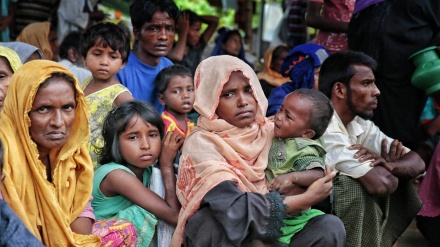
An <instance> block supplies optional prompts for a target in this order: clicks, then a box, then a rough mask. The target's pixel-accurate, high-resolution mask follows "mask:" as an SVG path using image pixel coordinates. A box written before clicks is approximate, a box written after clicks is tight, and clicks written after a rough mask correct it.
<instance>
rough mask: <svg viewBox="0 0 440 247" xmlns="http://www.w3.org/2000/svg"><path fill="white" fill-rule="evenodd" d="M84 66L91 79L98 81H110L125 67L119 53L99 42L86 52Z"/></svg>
mask: <svg viewBox="0 0 440 247" xmlns="http://www.w3.org/2000/svg"><path fill="white" fill-rule="evenodd" d="M84 64H85V65H86V67H87V68H88V69H89V70H90V72H92V75H93V79H94V80H99V81H107V80H109V79H111V78H112V77H113V76H114V75H116V73H118V71H119V70H120V69H122V68H123V67H124V65H125V64H123V63H122V56H121V53H119V51H114V50H113V49H112V48H111V47H110V46H107V47H104V46H103V45H102V42H101V41H100V40H98V41H97V42H96V44H95V45H94V46H93V47H91V48H90V49H89V50H88V51H87V56H86V58H85V60H84Z"/></svg>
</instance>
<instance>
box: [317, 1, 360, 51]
mask: <svg viewBox="0 0 440 247" xmlns="http://www.w3.org/2000/svg"><path fill="white" fill-rule="evenodd" d="M310 2H316V3H322V4H323V8H322V15H323V16H324V17H325V18H328V19H331V20H336V21H342V22H350V19H351V14H352V12H353V10H354V4H355V2H356V0H310ZM316 43H317V44H319V45H322V46H324V47H325V48H326V49H327V50H329V51H330V52H331V53H335V52H338V51H346V50H348V43H347V33H334V32H326V31H321V30H320V31H319V32H318V36H317V38H316Z"/></svg>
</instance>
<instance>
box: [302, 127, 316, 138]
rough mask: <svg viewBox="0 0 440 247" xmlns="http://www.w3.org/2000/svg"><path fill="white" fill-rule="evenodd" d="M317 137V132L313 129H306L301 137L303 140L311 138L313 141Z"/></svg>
mask: <svg viewBox="0 0 440 247" xmlns="http://www.w3.org/2000/svg"><path fill="white" fill-rule="evenodd" d="M314 136H315V131H314V130H312V129H306V131H304V133H303V134H302V135H301V137H303V138H309V139H312V138H313V137H314Z"/></svg>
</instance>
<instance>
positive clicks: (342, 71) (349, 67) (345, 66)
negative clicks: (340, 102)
mask: <svg viewBox="0 0 440 247" xmlns="http://www.w3.org/2000/svg"><path fill="white" fill-rule="evenodd" d="M353 65H364V66H367V67H369V68H371V69H372V70H373V71H374V70H376V67H377V63H376V61H375V60H374V59H373V58H371V57H370V56H368V55H366V54H365V53H362V52H357V51H346V52H338V53H334V54H331V55H330V56H329V57H328V58H327V59H326V60H325V61H324V62H323V63H322V65H321V71H320V72H319V81H318V88H319V91H321V92H322V93H324V94H325V95H326V96H327V97H328V98H329V99H330V98H331V94H332V88H333V85H335V83H336V82H341V83H343V84H344V85H346V86H347V88H348V89H350V80H351V78H352V77H353V76H354V74H355V72H356V71H354V69H353Z"/></svg>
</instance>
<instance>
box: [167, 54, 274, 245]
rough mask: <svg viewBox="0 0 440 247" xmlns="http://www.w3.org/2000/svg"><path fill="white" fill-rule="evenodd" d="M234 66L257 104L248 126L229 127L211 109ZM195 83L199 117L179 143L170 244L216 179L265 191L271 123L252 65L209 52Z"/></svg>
mask: <svg viewBox="0 0 440 247" xmlns="http://www.w3.org/2000/svg"><path fill="white" fill-rule="evenodd" d="M234 71H241V72H243V74H244V76H245V77H246V78H248V79H249V83H250V86H251V87H252V90H253V95H254V97H255V99H256V101H257V104H258V109H257V115H256V121H255V122H254V123H253V124H251V125H250V126H248V127H246V128H238V127H236V126H233V125H231V124H229V123H227V122H226V121H225V120H223V119H220V118H219V117H218V115H217V114H216V113H215V112H216V110H217V106H218V103H219V98H220V95H221V91H222V89H223V86H224V85H225V83H227V82H228V80H229V77H230V75H231V73H232V72H234ZM194 85H195V95H196V100H195V102H194V108H195V109H196V110H197V112H199V113H200V115H201V116H200V118H199V120H198V123H197V126H196V127H195V128H194V129H193V132H192V133H191V134H190V135H189V136H188V137H187V139H186V140H185V143H184V145H183V148H182V158H181V160H180V165H179V175H178V180H177V197H178V198H179V200H180V203H181V204H182V210H181V212H180V214H179V221H178V224H177V227H176V231H175V232H174V235H173V240H172V245H171V246H180V243H181V242H182V237H183V232H184V228H185V224H186V221H187V220H188V218H189V217H190V216H191V215H193V214H194V213H195V212H196V211H197V210H198V208H199V205H200V201H201V200H202V198H203V197H204V195H205V194H206V193H207V192H208V191H209V190H211V189H212V188H213V187H214V186H216V185H218V184H219V183H221V182H223V181H228V180H229V181H234V182H235V183H236V184H237V186H238V188H239V189H240V190H242V191H246V192H260V193H266V192H267V188H266V184H265V182H266V179H265V177H264V170H265V168H266V166H267V160H268V154H269V149H270V146H271V144H272V137H273V124H272V123H271V122H269V121H268V120H267V119H266V118H265V109H266V107H267V100H266V98H265V96H264V93H263V90H262V89H261V86H260V82H259V80H258V78H257V76H256V75H255V72H254V71H253V69H252V68H251V67H250V66H249V65H247V64H246V63H245V62H243V61H242V60H240V59H238V58H236V57H232V56H228V55H223V56H215V57H210V58H208V59H205V60H204V61H202V62H201V63H200V64H199V66H198V67H197V70H196V75H195V78H194Z"/></svg>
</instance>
